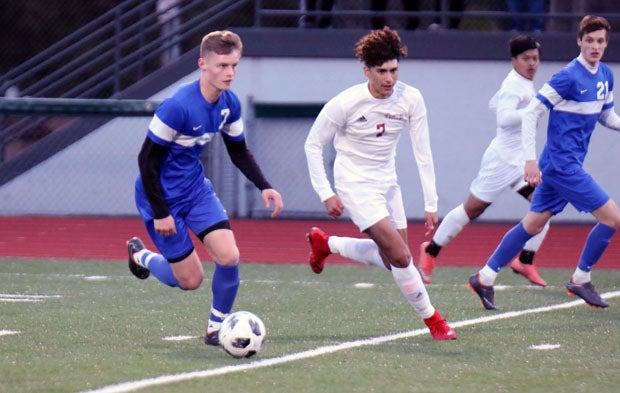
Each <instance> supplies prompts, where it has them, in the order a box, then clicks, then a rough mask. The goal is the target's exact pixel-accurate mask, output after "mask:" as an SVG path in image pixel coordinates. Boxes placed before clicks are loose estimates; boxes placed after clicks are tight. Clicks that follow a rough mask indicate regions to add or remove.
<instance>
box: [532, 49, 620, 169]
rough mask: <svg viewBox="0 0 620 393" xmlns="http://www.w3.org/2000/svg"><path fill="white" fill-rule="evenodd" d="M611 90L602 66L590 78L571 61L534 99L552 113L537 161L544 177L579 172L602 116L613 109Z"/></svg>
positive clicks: (610, 75) (610, 80)
mask: <svg viewBox="0 0 620 393" xmlns="http://www.w3.org/2000/svg"><path fill="white" fill-rule="evenodd" d="M613 86H614V78H613V73H612V71H611V69H610V68H609V67H607V66H606V65H605V64H603V63H599V65H598V69H597V71H596V72H595V73H594V74H593V73H591V72H590V71H589V70H588V69H586V67H584V65H583V64H581V63H580V62H579V61H578V60H577V59H574V60H573V61H571V62H570V63H568V64H567V65H566V67H564V68H563V69H562V70H561V71H560V72H558V73H557V74H555V75H554V76H553V77H552V78H551V80H550V81H549V82H548V83H547V84H546V85H545V86H544V87H543V88H542V89H541V90H540V91H539V92H538V94H537V95H536V98H538V99H539V100H540V101H541V102H542V103H544V104H545V105H546V106H547V107H548V108H549V109H550V110H551V112H550V114H549V125H548V127H547V143H546V144H545V147H544V149H543V152H542V154H541V156H540V160H539V166H540V169H541V171H542V172H543V174H545V173H550V172H559V173H564V174H570V173H575V172H577V171H579V170H580V169H581V167H582V166H583V161H584V159H585V156H586V153H587V152H588V145H589V143H590V137H591V136H592V132H593V131H594V127H595V126H596V123H597V121H598V119H599V116H600V114H601V112H602V111H603V110H606V109H609V108H612V107H613V105H614V104H613V99H612V95H611V91H612V90H613Z"/></svg>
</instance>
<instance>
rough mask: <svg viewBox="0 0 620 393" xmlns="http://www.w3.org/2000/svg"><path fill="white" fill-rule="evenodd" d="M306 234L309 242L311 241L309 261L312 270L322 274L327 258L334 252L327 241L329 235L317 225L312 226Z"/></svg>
mask: <svg viewBox="0 0 620 393" xmlns="http://www.w3.org/2000/svg"><path fill="white" fill-rule="evenodd" d="M306 236H307V237H308V242H310V249H311V251H310V257H309V260H308V262H309V263H310V267H311V268H312V271H313V272H315V273H316V274H320V273H321V272H322V271H323V267H324V266H325V258H327V257H328V256H329V254H331V253H332V252H331V251H330V250H329V244H328V243H327V242H328V239H329V236H327V234H326V233H325V232H323V231H322V230H320V229H319V228H317V227H312V228H311V229H310V232H309V233H308V234H307V235H306Z"/></svg>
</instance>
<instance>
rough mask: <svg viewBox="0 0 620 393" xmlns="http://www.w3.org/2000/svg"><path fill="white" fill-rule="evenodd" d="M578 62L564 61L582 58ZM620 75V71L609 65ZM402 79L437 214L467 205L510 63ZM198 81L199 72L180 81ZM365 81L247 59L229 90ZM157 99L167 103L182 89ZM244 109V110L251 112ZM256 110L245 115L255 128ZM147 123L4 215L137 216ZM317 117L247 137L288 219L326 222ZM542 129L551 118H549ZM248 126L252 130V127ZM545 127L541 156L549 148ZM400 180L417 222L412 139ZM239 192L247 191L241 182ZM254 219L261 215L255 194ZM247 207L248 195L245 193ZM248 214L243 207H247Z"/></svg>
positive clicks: (549, 70)
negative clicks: (309, 136) (416, 98)
mask: <svg viewBox="0 0 620 393" xmlns="http://www.w3.org/2000/svg"><path fill="white" fill-rule="evenodd" d="M576 54H577V53H576V51H575V53H573V54H568V55H567V56H568V57H570V56H573V55H576ZM563 64H564V63H557V62H553V63H551V62H549V63H544V64H542V65H541V69H540V71H539V73H538V76H537V78H536V81H535V84H536V86H537V87H540V86H541V85H542V83H543V82H544V81H545V80H547V79H548V78H550V77H551V75H552V74H553V72H555V71H557V70H558V69H559V68H560V67H561V66H563ZM611 66H612V68H614V71H615V72H616V75H620V66H619V65H616V64H611ZM400 68H401V73H400V79H401V80H402V81H404V82H406V83H409V84H412V85H414V86H416V87H417V88H419V89H420V90H421V91H422V94H423V95H424V97H425V100H426V105H427V108H428V117H429V123H430V129H431V143H432V148H433V154H434V158H435V168H436V174H437V189H438V192H439V197H440V203H439V209H440V210H439V213H440V216H443V215H445V214H446V213H447V212H448V211H449V210H450V209H452V208H453V207H454V206H456V205H457V204H459V203H461V202H462V201H463V200H464V198H465V197H466V196H467V193H468V188H469V184H470V182H471V180H472V179H473V178H474V176H475V175H476V173H477V170H478V166H479V163H480V158H481V156H482V153H483V151H484V149H485V148H486V146H487V144H488V143H489V141H490V140H491V139H492V138H493V136H494V134H495V124H494V116H493V114H492V113H491V112H490V111H489V110H488V108H487V102H488V100H489V98H490V97H491V96H492V95H493V93H494V92H495V91H496V89H497V88H498V86H499V84H500V82H501V81H502V79H503V78H504V76H505V74H506V73H507V72H508V71H509V69H510V63H509V62H508V61H446V60H443V61H438V60H432V61H431V60H404V61H402V62H401V65H400ZM196 77H197V73H196V72H193V73H191V74H190V75H188V76H186V77H185V78H183V79H182V80H180V81H179V82H178V84H180V83H184V82H187V81H190V80H193V79H195V78H196ZM363 80H364V75H363V73H362V70H361V67H360V65H359V64H358V63H357V61H356V60H354V59H329V60H326V59H319V58H260V57H247V58H244V59H243V60H242V62H241V64H240V66H239V74H238V77H237V80H236V81H235V84H234V87H233V90H234V91H235V92H236V93H237V94H238V95H239V97H240V99H241V100H242V103H247V102H248V101H249V100H250V99H252V100H253V101H254V102H259V103H287V104H292V103H324V102H325V101H327V100H328V99H329V98H331V97H332V96H334V95H335V94H337V93H338V92H339V91H341V90H342V89H344V88H346V87H348V86H350V85H352V84H354V83H359V82H361V81H363ZM178 84H175V85H173V86H170V87H169V88H168V89H166V90H165V91H162V92H161V93H159V94H157V95H156V96H154V97H152V98H153V99H161V98H163V97H165V96H166V95H168V94H169V92H170V91H172V90H173V89H174V88H175V87H176V85H178ZM247 109H248V106H247V105H246V110H247ZM250 112H251V111H248V113H247V114H246V115H245V117H246V118H248V119H249V120H251V119H250V118H251V113H250ZM149 121H150V119H148V118H118V119H116V120H114V121H113V122H110V123H109V124H107V125H105V126H104V127H102V128H101V129H100V130H98V131H96V132H93V133H91V134H90V135H89V136H87V137H85V138H84V139H82V140H80V141H79V142H78V143H75V144H74V145H72V146H70V147H69V148H67V149H65V150H64V151H62V152H61V153H59V154H57V155H56V156H54V157H52V158H50V159H49V160H47V161H46V162H44V163H42V164H40V165H38V166H37V167H35V168H33V169H32V170H30V171H28V172H27V173H25V174H23V175H22V176H19V177H18V178H16V179H14V180H12V181H11V182H9V183H7V184H5V185H4V186H3V187H1V188H0V214H88V215H135V214H136V210H135V207H134V203H133V181H134V179H135V176H136V174H137V164H136V154H137V152H138V150H139V149H140V145H141V143H142V141H143V138H144V134H145V131H146V128H147V126H148V123H149ZM311 123H312V119H298V120H296V119H293V120H291V119H280V120H278V119H275V120H274V119H258V120H257V121H255V122H253V121H250V123H249V125H250V127H248V135H249V141H250V145H251V148H252V149H253V151H254V153H255V155H256V156H257V159H258V160H259V162H260V163H261V166H262V167H263V169H264V170H265V172H266V173H267V174H268V177H269V178H270V180H271V181H272V183H273V184H274V186H275V187H276V188H277V189H278V190H279V191H280V192H281V193H282V194H283V196H284V198H285V204H286V209H287V211H288V212H289V213H291V214H293V213H294V214H295V215H302V216H305V217H306V216H310V217H321V218H323V217H325V215H324V210H323V205H322V203H321V202H320V201H319V200H318V197H317V196H316V194H315V193H314V191H313V190H312V188H311V186H310V183H309V180H308V175H307V170H306V165H305V157H304V156H303V142H304V140H305V136H306V133H307V131H308V129H309V127H310V125H311ZM543 123H546V118H545V119H544V120H543ZM251 126H255V127H254V128H252V127H251ZM544 126H545V124H541V126H540V130H541V131H540V132H539V137H538V150H539V151H540V150H541V148H542V146H543V143H544ZM599 128H600V129H598V130H597V131H596V132H595V134H594V136H593V138H592V143H591V148H590V154H589V156H588V159H587V161H586V168H587V169H588V170H589V171H590V172H591V173H592V174H593V175H594V177H595V178H596V179H597V180H598V181H599V182H600V183H601V184H602V186H603V187H604V188H605V189H606V190H607V191H608V192H609V193H610V194H611V196H612V197H614V198H617V197H618V195H620V182H618V181H617V176H616V173H615V168H616V167H617V166H618V165H617V163H618V158H617V152H618V151H620V135H618V134H616V133H615V132H613V131H610V130H607V129H604V128H602V127H599ZM397 165H398V168H399V178H400V183H401V186H402V188H403V194H404V197H405V204H406V210H407V213H408V216H409V217H410V218H411V219H420V218H421V217H422V216H423V212H422V207H423V204H422V199H421V198H422V196H421V191H420V185H419V179H418V175H417V168H416V167H415V162H414V160H413V154H412V152H411V144H410V141H409V138H408V135H403V138H402V139H401V142H400V145H399V147H398V162H397ZM239 182H240V184H241V185H245V182H244V181H243V179H242V178H240V180H239ZM241 188H242V189H243V190H245V189H247V190H249V192H248V194H247V198H248V200H249V203H250V207H249V211H250V212H252V213H253V214H254V215H255V216H259V215H261V212H262V214H264V213H265V210H264V209H263V208H262V207H261V206H260V204H259V202H258V201H257V200H256V198H257V196H258V194H257V193H256V191H254V190H252V189H251V188H250V187H241ZM240 198H241V204H242V205H243V204H244V203H245V198H246V196H245V194H244V193H243V192H242V193H241V194H240ZM241 210H242V209H241ZM526 210H527V204H526V202H525V201H524V200H523V199H522V198H521V197H518V196H516V195H513V194H512V193H506V195H505V197H504V198H502V199H501V200H500V201H499V202H498V203H497V204H495V205H493V206H492V207H491V208H490V209H489V210H488V211H487V212H486V213H485V215H483V217H481V219H484V220H516V219H519V218H521V217H522V215H523V214H524V213H525V212H526ZM590 220H591V218H590V216H589V215H586V214H580V213H577V212H576V211H575V210H574V209H573V208H572V207H569V208H567V210H566V211H565V212H564V213H563V214H562V215H560V216H559V217H557V218H556V219H555V221H556V222H561V221H590Z"/></svg>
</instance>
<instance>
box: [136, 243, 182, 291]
mask: <svg viewBox="0 0 620 393" xmlns="http://www.w3.org/2000/svg"><path fill="white" fill-rule="evenodd" d="M140 263H142V265H143V266H145V267H146V268H147V269H149V271H150V272H151V274H153V276H155V278H157V279H158V280H159V281H161V282H163V283H164V284H166V285H168V286H171V287H177V288H180V287H179V282H178V281H177V278H176V277H175V276H174V273H173V272H172V268H171V267H170V264H169V263H168V260H167V259H166V258H164V256H163V255H161V254H157V253H155V252H152V251H149V252H145V253H144V254H143V255H142V258H140Z"/></svg>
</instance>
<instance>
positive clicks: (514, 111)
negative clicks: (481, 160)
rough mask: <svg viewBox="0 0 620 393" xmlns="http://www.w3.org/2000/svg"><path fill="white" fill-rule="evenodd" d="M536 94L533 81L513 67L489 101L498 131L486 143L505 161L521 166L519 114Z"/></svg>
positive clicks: (522, 157) (522, 158)
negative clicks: (494, 113) (489, 142)
mask: <svg viewBox="0 0 620 393" xmlns="http://www.w3.org/2000/svg"><path fill="white" fill-rule="evenodd" d="M535 95H536V90H534V82H532V81H531V80H529V79H527V78H524V77H523V76H521V75H519V73H518V72H517V71H515V70H514V69H512V70H511V71H510V72H509V73H508V75H507V76H506V78H505V79H504V81H503V82H502V86H501V87H500V89H499V90H498V91H497V93H495V95H494V96H493V97H492V98H491V100H490V101H489V108H490V109H491V110H493V111H495V112H496V119H497V135H496V136H495V138H494V139H493V140H492V141H491V144H490V145H489V148H490V149H493V150H495V151H496V152H497V154H498V156H499V157H500V159H501V160H503V161H504V162H506V163H508V164H511V165H519V166H522V165H523V162H524V160H525V158H524V155H523V146H522V143H521V117H522V114H523V112H524V111H523V110H524V108H525V107H526V106H527V105H528V104H529V103H530V101H531V100H532V98H533V97H534V96H535Z"/></svg>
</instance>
